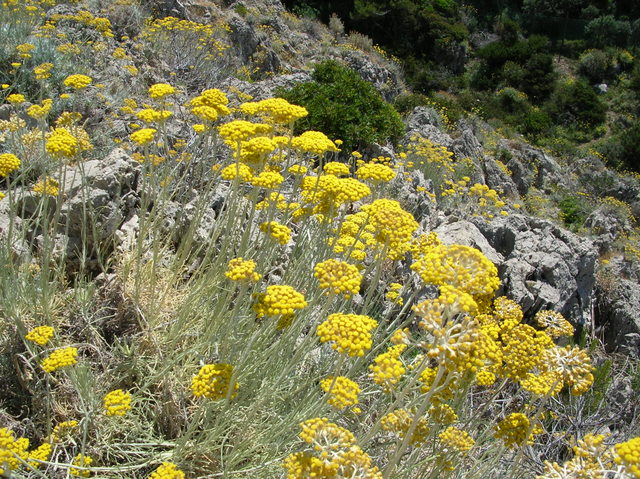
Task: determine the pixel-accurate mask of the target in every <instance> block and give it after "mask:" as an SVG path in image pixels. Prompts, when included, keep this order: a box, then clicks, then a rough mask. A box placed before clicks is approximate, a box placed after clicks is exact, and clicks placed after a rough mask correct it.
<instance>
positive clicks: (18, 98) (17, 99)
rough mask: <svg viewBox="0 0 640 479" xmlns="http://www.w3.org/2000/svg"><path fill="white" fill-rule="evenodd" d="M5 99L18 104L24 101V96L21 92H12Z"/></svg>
mask: <svg viewBox="0 0 640 479" xmlns="http://www.w3.org/2000/svg"><path fill="white" fill-rule="evenodd" d="M7 101H8V102H9V103H11V104H13V105H19V104H20V103H24V102H25V101H26V98H25V97H24V95H23V94H22V93H12V94H11V95H9V96H8V97H7Z"/></svg>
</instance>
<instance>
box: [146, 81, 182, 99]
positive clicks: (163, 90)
mask: <svg viewBox="0 0 640 479" xmlns="http://www.w3.org/2000/svg"><path fill="white" fill-rule="evenodd" d="M175 92H176V89H175V88H174V87H172V86H171V85H169V84H168V83H156V84H154V85H151V86H150V87H149V96H150V97H151V98H153V99H154V100H160V99H162V98H164V97H165V96H168V95H173V94H174V93H175Z"/></svg>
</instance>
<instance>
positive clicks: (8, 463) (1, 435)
mask: <svg viewBox="0 0 640 479" xmlns="http://www.w3.org/2000/svg"><path fill="white" fill-rule="evenodd" d="M28 447H29V439H27V438H24V437H20V438H18V439H16V438H15V436H14V435H13V431H12V430H10V429H7V428H5V427H2V428H0V474H2V475H3V476H4V475H5V473H7V472H8V471H12V470H14V469H18V468H19V467H20V465H21V463H22V462H21V460H25V459H26V458H27V454H28V453H27V448H28ZM8 475H9V476H11V474H10V473H9V474H8Z"/></svg>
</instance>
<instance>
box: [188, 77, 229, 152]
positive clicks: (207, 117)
mask: <svg viewBox="0 0 640 479" xmlns="http://www.w3.org/2000/svg"><path fill="white" fill-rule="evenodd" d="M228 104H229V99H228V98H227V95H225V94H224V93H223V92H222V91H220V90H218V89H217V88H210V89H208V90H204V91H203V92H202V93H201V94H200V95H198V96H197V97H195V98H193V99H192V100H191V101H190V102H189V106H190V107H191V113H193V114H194V115H195V116H197V117H198V118H200V119H202V120H204V121H207V122H214V121H216V120H217V119H218V118H219V117H221V116H225V115H228V114H229V113H230V110H229V108H228V107H227V105H228ZM230 146H235V145H230Z"/></svg>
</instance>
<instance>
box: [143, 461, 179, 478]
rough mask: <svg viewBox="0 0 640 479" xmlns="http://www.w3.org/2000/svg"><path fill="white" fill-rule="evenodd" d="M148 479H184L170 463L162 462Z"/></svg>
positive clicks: (176, 467)
mask: <svg viewBox="0 0 640 479" xmlns="http://www.w3.org/2000/svg"><path fill="white" fill-rule="evenodd" d="M148 479H185V475H184V472H182V471H181V470H180V469H178V466H176V465H175V464H173V463H172V462H163V463H162V464H161V465H160V466H158V468H157V469H156V470H155V471H153V472H152V473H151V475H150V476H149V477H148Z"/></svg>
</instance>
